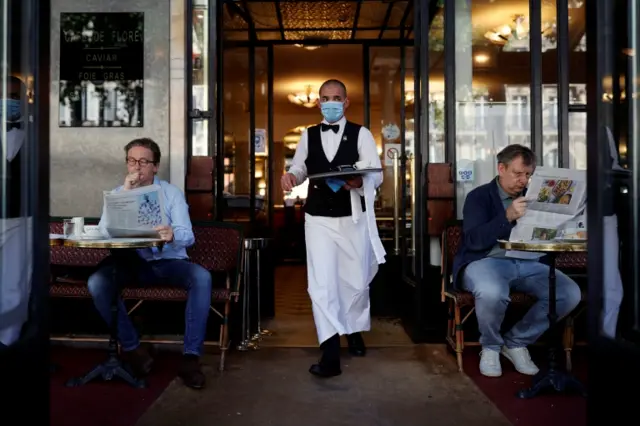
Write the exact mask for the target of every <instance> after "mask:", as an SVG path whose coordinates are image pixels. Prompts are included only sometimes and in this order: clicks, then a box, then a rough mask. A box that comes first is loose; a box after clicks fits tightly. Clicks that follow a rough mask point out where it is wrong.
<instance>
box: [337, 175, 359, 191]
mask: <svg viewBox="0 0 640 426" xmlns="http://www.w3.org/2000/svg"><path fill="white" fill-rule="evenodd" d="M360 187H362V176H357V177H354V178H353V179H349V180H348V181H346V182H345V184H344V185H343V186H342V188H344V189H346V190H347V191H348V190H350V189H356V188H360Z"/></svg>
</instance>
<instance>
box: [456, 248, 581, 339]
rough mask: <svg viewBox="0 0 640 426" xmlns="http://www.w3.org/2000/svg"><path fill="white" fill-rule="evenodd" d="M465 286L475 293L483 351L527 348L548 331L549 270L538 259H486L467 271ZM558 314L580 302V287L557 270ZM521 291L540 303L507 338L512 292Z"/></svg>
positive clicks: (536, 304) (465, 272) (571, 308)
mask: <svg viewBox="0 0 640 426" xmlns="http://www.w3.org/2000/svg"><path fill="white" fill-rule="evenodd" d="M462 284H463V287H464V288H465V289H466V290H467V291H470V292H471V293H473V296H474V298H475V306H476V317H477V318H478V328H479V329H480V344H481V345H482V348H483V349H491V350H494V351H499V350H500V348H501V347H502V346H506V347H507V348H520V347H526V346H527V345H530V344H532V343H534V342H535V341H536V340H538V338H539V337H540V336H541V335H542V334H543V333H544V332H545V331H546V330H547V329H548V328H549V319H548V317H547V315H548V313H549V267H548V266H547V265H545V264H543V263H540V262H538V261H537V260H517V259H505V258H494V257H486V258H484V259H481V260H477V261H475V262H471V263H470V264H469V265H468V266H467V267H466V268H465V270H464V274H463V280H462ZM556 288H557V290H556V312H557V313H558V318H562V317H564V316H566V315H568V314H569V313H570V312H571V311H572V310H573V309H574V308H575V307H576V306H577V305H578V303H580V298H581V294H580V287H578V285H577V284H576V283H575V282H574V281H573V280H572V279H571V278H569V277H567V276H566V275H565V274H563V273H562V272H561V271H558V270H556ZM510 291H519V292H523V293H527V294H531V295H533V296H535V297H536V298H537V299H538V300H537V302H536V303H535V304H534V305H533V306H532V307H531V309H529V311H528V312H527V313H526V314H525V316H524V317H523V318H522V319H521V320H520V321H519V322H518V323H517V324H515V325H514V326H513V328H512V329H511V330H509V331H508V332H507V333H506V334H505V335H504V337H503V336H502V335H500V327H501V325H502V321H503V319H504V314H505V312H506V310H507V305H508V304H509V302H510V299H509V292H510Z"/></svg>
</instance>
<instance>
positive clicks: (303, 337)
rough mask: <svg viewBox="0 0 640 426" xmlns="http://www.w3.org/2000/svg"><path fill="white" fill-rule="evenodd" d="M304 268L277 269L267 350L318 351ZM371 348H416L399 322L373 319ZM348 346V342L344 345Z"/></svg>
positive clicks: (369, 336) (265, 341)
mask: <svg viewBox="0 0 640 426" xmlns="http://www.w3.org/2000/svg"><path fill="white" fill-rule="evenodd" d="M306 274H307V272H306V268H305V267H304V266H282V267H279V268H277V269H276V279H275V282H276V288H275V299H276V317H275V318H274V319H272V320H269V321H265V322H264V323H263V324H262V327H263V328H266V329H268V330H271V331H274V334H273V335H272V336H269V337H265V338H264V339H263V341H262V343H261V345H262V346H265V347H296V348H305V347H317V346H318V340H317V337H316V331H315V326H314V324H313V314H312V312H311V300H310V299H309V294H308V293H307V275H306ZM364 338H365V342H366V344H367V346H369V347H392V346H412V342H411V339H409V336H407V334H406V332H405V331H404V329H403V328H402V325H401V324H400V321H399V320H396V319H387V318H372V320H371V331H370V332H367V333H365V334H364ZM343 343H344V344H346V341H345V342H343Z"/></svg>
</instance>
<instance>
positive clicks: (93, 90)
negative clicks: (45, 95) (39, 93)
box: [59, 12, 144, 127]
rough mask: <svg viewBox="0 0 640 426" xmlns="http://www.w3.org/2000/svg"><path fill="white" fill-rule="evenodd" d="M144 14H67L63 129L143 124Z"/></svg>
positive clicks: (62, 39)
mask: <svg viewBox="0 0 640 426" xmlns="http://www.w3.org/2000/svg"><path fill="white" fill-rule="evenodd" d="M143 83H144V13H142V12H130V13H61V14H60V96H59V102H60V103H59V106H60V113H59V125H60V126H61V127H142V126H143Z"/></svg>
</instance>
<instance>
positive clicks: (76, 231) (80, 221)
mask: <svg viewBox="0 0 640 426" xmlns="http://www.w3.org/2000/svg"><path fill="white" fill-rule="evenodd" d="M71 222H73V235H75V236H78V237H79V236H80V235H82V232H83V231H84V217H74V218H72V219H71Z"/></svg>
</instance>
